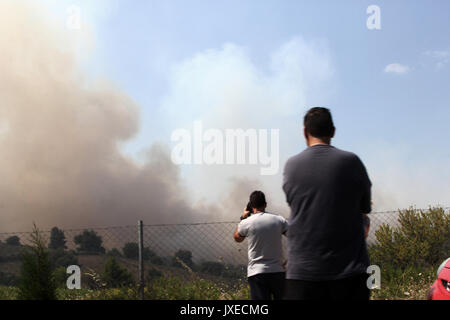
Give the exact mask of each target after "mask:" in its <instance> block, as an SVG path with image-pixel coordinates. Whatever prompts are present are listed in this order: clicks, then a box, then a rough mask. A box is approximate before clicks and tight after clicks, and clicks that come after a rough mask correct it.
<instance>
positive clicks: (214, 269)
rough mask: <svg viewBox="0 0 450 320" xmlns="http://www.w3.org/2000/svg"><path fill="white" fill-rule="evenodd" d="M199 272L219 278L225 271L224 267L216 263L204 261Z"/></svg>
mask: <svg viewBox="0 0 450 320" xmlns="http://www.w3.org/2000/svg"><path fill="white" fill-rule="evenodd" d="M199 271H200V272H203V273H208V274H211V275H214V276H221V275H222V274H223V272H224V271H225V265H224V264H223V263H220V262H217V261H205V262H202V263H201V264H200V267H199Z"/></svg>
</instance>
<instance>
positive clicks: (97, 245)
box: [74, 230, 105, 253]
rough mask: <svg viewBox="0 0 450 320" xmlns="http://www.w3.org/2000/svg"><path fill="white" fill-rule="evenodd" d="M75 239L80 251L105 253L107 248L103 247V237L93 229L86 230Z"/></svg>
mask: <svg viewBox="0 0 450 320" xmlns="http://www.w3.org/2000/svg"><path fill="white" fill-rule="evenodd" d="M74 241H75V244H77V245H78V248H77V250H78V251H80V252H86V253H105V248H103V247H102V242H103V240H102V237H100V236H99V235H97V233H96V232H95V231H93V230H91V231H89V230H84V231H83V233H82V234H79V235H77V236H75V238H74Z"/></svg>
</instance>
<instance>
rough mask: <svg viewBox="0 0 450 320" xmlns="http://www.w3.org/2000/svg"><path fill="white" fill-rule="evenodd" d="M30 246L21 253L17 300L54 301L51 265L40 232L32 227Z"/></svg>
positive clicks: (54, 292)
mask: <svg viewBox="0 0 450 320" xmlns="http://www.w3.org/2000/svg"><path fill="white" fill-rule="evenodd" d="M31 243H32V246H30V247H28V248H27V249H26V250H24V252H23V258H22V268H21V270H20V277H19V286H18V288H19V293H18V298H19V299H21V300H55V299H56V285H55V282H54V279H53V275H52V265H51V261H50V257H49V254H48V251H47V249H46V247H45V244H44V240H43V239H42V236H41V234H40V231H39V230H38V229H37V227H36V225H34V229H33V232H32V233H31Z"/></svg>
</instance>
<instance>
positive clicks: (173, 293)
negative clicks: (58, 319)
mask: <svg viewBox="0 0 450 320" xmlns="http://www.w3.org/2000/svg"><path fill="white" fill-rule="evenodd" d="M144 295H145V299H149V300H247V299H249V298H250V296H249V289H248V287H247V285H244V284H242V285H239V286H235V287H229V286H227V285H220V284H217V283H215V282H212V281H208V280H203V279H197V280H194V281H192V280H188V281H186V280H183V279H181V278H178V277H161V278H158V279H154V280H153V281H152V282H151V283H149V284H148V286H146V287H145V288H144ZM17 296H18V289H17V288H16V287H6V286H0V300H16V299H17ZM57 299H58V300H137V299H139V295H138V291H137V288H136V287H131V288H126V287H124V288H113V289H96V290H93V289H80V290H69V289H65V288H59V289H57Z"/></svg>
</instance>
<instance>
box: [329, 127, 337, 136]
mask: <svg viewBox="0 0 450 320" xmlns="http://www.w3.org/2000/svg"><path fill="white" fill-rule="evenodd" d="M335 133H336V128H335V127H333V131H332V132H331V137H330V138H334V134H335Z"/></svg>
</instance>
